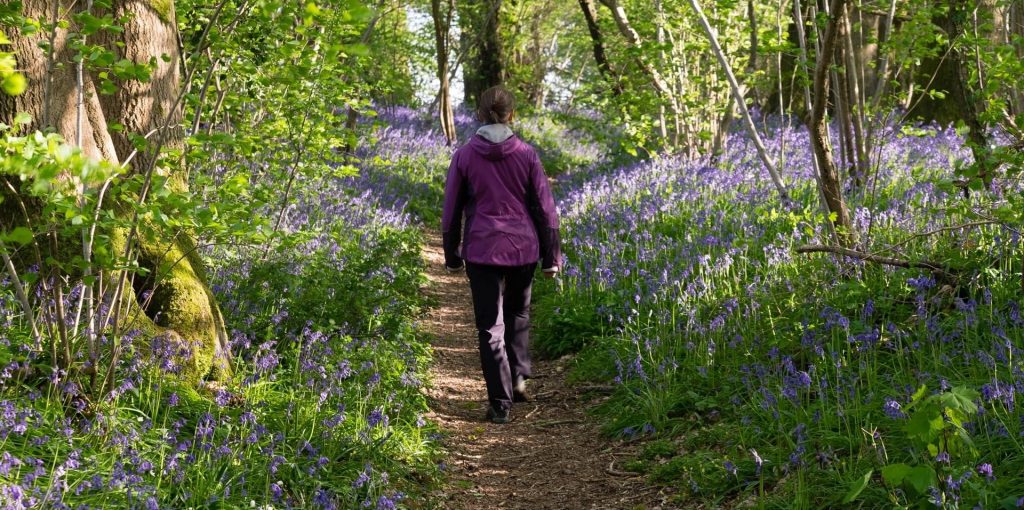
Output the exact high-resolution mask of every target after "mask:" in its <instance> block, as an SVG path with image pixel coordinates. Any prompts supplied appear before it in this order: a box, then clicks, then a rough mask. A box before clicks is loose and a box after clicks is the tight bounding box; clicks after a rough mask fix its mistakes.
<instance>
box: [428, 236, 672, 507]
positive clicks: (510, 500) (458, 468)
mask: <svg viewBox="0 0 1024 510" xmlns="http://www.w3.org/2000/svg"><path fill="white" fill-rule="evenodd" d="M423 257H424V260H425V261H426V264H427V276H428V277H429V280H430V283H429V286H428V287H427V288H426V289H425V292H426V293H427V294H428V295H429V296H431V297H433V298H434V299H435V300H436V306H435V308H433V309H431V310H430V313H429V315H428V317H426V320H425V323H424V324H423V326H425V328H426V329H427V330H428V331H429V332H430V333H431V334H432V335H433V336H434V344H433V349H434V366H433V368H432V369H431V379H432V384H431V387H430V389H429V390H428V396H429V398H430V402H431V408H432V416H431V419H433V420H434V421H435V422H436V423H438V424H439V426H440V427H441V429H442V431H443V432H444V433H445V439H444V442H445V446H446V448H447V449H448V451H449V458H448V460H447V466H448V467H447V469H448V482H447V484H446V486H445V487H444V488H443V489H442V490H441V491H440V493H438V494H435V496H436V498H435V499H436V501H438V504H439V507H440V508H443V509H451V510H470V509H472V510H476V509H491V508H502V509H530V510H540V509H551V510H554V509H559V510H561V509H574V510H575V509H583V510H586V509H602V510H603V509H648V510H654V509H659V508H661V509H663V508H670V506H669V505H667V504H666V503H665V502H664V500H665V499H666V498H665V497H664V496H663V495H661V494H660V493H659V490H658V489H657V488H655V487H648V486H645V485H644V484H643V483H642V481H641V479H640V478H638V477H634V476H630V475H628V474H626V473H622V472H621V467H618V466H619V465H620V464H621V463H622V462H624V461H625V460H628V459H629V458H630V457H629V455H631V454H634V453H635V452H634V451H633V448H629V447H626V446H625V445H622V444H618V443H615V442H612V441H610V440H608V439H607V438H604V437H602V436H600V434H599V432H598V430H597V426H596V424H595V423H594V422H593V420H592V419H591V418H589V417H588V416H586V415H585V413H584V412H583V410H584V408H585V407H587V405H588V402H590V403H591V404H592V403H593V401H588V400H585V399H584V395H581V394H580V393H579V392H578V391H577V390H576V389H574V388H573V387H572V386H570V385H568V384H567V383H566V381H565V369H566V368H567V367H566V361H564V360H563V361H544V360H536V359H535V360H534V376H535V378H534V379H531V380H530V387H529V389H530V392H531V394H532V395H533V401H532V402H528V403H520V404H516V405H515V407H514V408H513V409H512V421H511V423H508V424H504V425H497V424H492V423H490V422H488V421H486V420H484V413H485V411H486V402H487V395H486V390H485V388H484V383H483V375H482V373H481V370H480V356H479V351H478V350H477V347H476V329H475V328H474V325H473V308H472V302H471V301H470V297H469V284H468V281H467V279H466V275H465V273H451V274H449V273H448V272H447V271H445V269H444V267H443V263H444V256H443V251H442V248H441V236H440V234H438V233H437V232H428V234H427V243H426V245H425V246H424V252H423ZM591 396H593V394H591Z"/></svg>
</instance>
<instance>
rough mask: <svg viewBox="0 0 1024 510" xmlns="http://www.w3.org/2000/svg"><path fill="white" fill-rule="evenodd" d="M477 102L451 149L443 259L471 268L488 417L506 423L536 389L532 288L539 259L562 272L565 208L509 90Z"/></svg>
mask: <svg viewBox="0 0 1024 510" xmlns="http://www.w3.org/2000/svg"><path fill="white" fill-rule="evenodd" d="M477 103H478V107H477V118H478V120H480V121H481V122H483V123H484V125H483V126H482V127H480V129H478V130H477V132H476V136H474V137H473V138H472V139H471V140H470V141H469V143H467V144H466V145H464V146H462V147H461V148H459V149H458V150H457V151H455V154H454V155H453V156H452V163H451V166H450V167H449V169H448V180H447V183H446V185H445V200H444V213H443V215H442V218H441V222H442V229H441V230H442V235H443V242H444V258H445V266H446V267H447V269H448V270H449V271H460V270H462V269H463V268H465V270H466V274H467V275H468V276H469V287H470V290H471V292H472V295H473V311H474V314H475V316H476V328H477V332H478V337H479V342H480V363H481V365H482V367H483V372H484V381H485V382H486V383H487V398H488V401H489V403H490V405H489V407H488V410H487V419H488V420H490V421H492V422H494V423H507V422H508V421H509V411H510V410H511V408H512V402H523V401H526V400H528V399H529V397H528V395H527V393H526V380H527V379H529V378H530V375H531V373H530V353H529V331H530V289H531V286H532V284H533V274H534V272H535V271H536V269H537V263H538V262H540V264H541V271H542V272H543V273H544V274H545V275H546V276H548V277H552V276H554V275H555V274H556V273H557V272H558V267H559V265H560V261H561V255H560V239H559V234H558V215H557V213H556V212H555V202H554V200H553V199H552V197H551V190H550V188H549V186H548V180H547V176H546V175H545V174H544V169H543V167H542V166H541V163H540V159H539V158H538V157H537V153H536V152H535V151H534V150H533V147H530V145H529V144H527V143H525V142H523V141H521V140H520V139H519V138H518V137H517V136H516V135H515V134H514V133H513V132H512V129H511V128H509V126H508V125H509V123H510V122H511V121H512V118H513V116H514V115H515V98H514V97H513V96H512V93H511V92H509V91H508V90H506V89H505V88H504V87H501V86H497V87H492V88H490V89H487V90H486V91H484V92H483V93H482V94H481V95H480V98H479V100H478V101H477ZM463 216H465V225H464V226H463ZM460 244H461V250H460Z"/></svg>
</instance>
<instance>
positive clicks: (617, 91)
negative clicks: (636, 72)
mask: <svg viewBox="0 0 1024 510" xmlns="http://www.w3.org/2000/svg"><path fill="white" fill-rule="evenodd" d="M579 1H580V8H581V9H583V18H584V19H585V20H586V21H587V29H588V30H589V31H590V41H591V43H592V44H593V46H594V61H595V62H597V69H598V70H599V71H601V75H602V76H604V79H605V80H607V81H608V84H609V85H610V86H611V88H612V94H614V95H616V96H620V95H622V84H621V83H620V82H619V77H618V76H617V75H616V74H615V73H614V72H613V71H612V67H611V65H609V64H608V57H607V55H606V54H605V50H604V36H602V35H601V27H600V26H598V24H597V9H595V8H594V0H579Z"/></svg>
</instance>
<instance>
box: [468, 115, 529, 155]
mask: <svg viewBox="0 0 1024 510" xmlns="http://www.w3.org/2000/svg"><path fill="white" fill-rule="evenodd" d="M521 143H522V142H520V141H519V138H518V137H517V136H516V135H515V134H514V133H512V130H511V129H510V128H509V127H508V126H507V125H505V124H488V125H486V126H482V127H480V129H478V130H477V131H476V136H474V137H473V138H472V139H470V141H469V145H470V146H471V147H472V148H473V150H474V151H475V152H476V153H477V154H479V155H480V156H483V157H484V158H486V159H488V160H491V161H498V160H501V159H505V158H506V157H508V155H509V154H512V153H513V152H515V151H516V150H518V149H519V145H520V144H521Z"/></svg>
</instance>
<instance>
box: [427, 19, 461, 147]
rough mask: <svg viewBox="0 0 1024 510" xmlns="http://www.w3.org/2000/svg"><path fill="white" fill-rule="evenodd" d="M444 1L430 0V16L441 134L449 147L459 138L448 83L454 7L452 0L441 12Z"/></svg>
mask: <svg viewBox="0 0 1024 510" xmlns="http://www.w3.org/2000/svg"><path fill="white" fill-rule="evenodd" d="M441 1H442V0H430V14H431V16H433V18H434V45H435V46H436V48H437V79H438V82H439V90H438V105H439V111H438V116H439V117H440V119H441V132H442V133H444V137H445V139H446V140H447V141H448V145H449V146H451V145H452V144H453V143H455V138H456V136H457V133H456V130H455V115H454V113H453V112H452V98H451V90H450V87H449V83H448V57H449V55H450V53H451V52H450V51H449V47H450V45H449V41H450V40H451V26H452V12H453V10H454V8H455V7H454V5H453V4H452V0H447V1H446V2H445V3H446V4H447V5H446V9H445V12H442V11H441Z"/></svg>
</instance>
